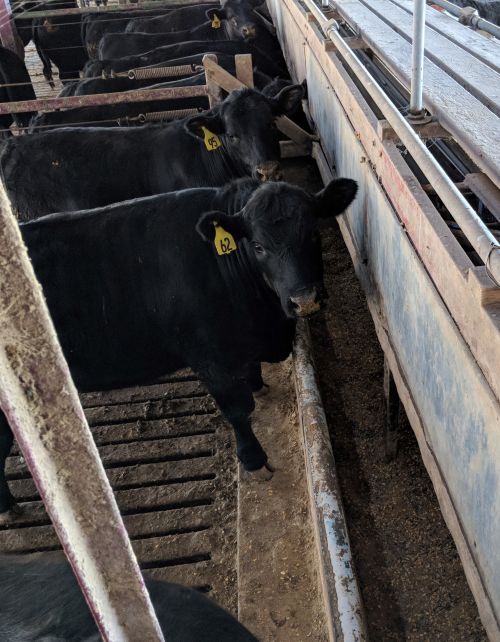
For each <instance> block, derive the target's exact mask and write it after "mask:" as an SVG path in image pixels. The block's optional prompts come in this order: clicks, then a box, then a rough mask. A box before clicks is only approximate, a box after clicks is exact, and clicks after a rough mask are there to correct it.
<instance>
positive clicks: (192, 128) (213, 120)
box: [184, 112, 225, 138]
mask: <svg viewBox="0 0 500 642" xmlns="http://www.w3.org/2000/svg"><path fill="white" fill-rule="evenodd" d="M203 127H206V128H207V129H208V130H209V131H211V132H213V133H214V134H223V133H224V131H225V128H224V121H223V120H222V118H221V117H220V116H219V114H212V113H210V112H208V113H207V114H201V115H200V116H193V117H192V118H188V119H187V120H186V121H185V122H184V129H185V130H186V131H187V133H188V134H191V136H195V137H196V138H204V137H205V134H204V132H203V129H202V128H203Z"/></svg>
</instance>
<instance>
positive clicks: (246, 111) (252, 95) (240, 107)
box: [223, 89, 274, 120]
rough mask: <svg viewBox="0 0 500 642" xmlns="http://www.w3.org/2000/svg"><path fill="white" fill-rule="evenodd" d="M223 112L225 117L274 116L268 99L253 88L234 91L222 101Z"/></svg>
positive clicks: (259, 117) (260, 117)
mask: <svg viewBox="0 0 500 642" xmlns="http://www.w3.org/2000/svg"><path fill="white" fill-rule="evenodd" d="M223 114H224V116H226V117H227V118H231V117H236V118H239V117H241V116H245V117H248V116H255V117H257V118H258V119H259V120H260V119H263V118H273V117H274V116H273V113H272V111H271V105H270V103H269V99H268V98H266V96H264V95H262V94H261V93H260V92H258V91H255V90H254V89H240V90H238V91H234V92H233V93H232V94H231V95H230V96H229V98H227V99H226V100H225V101H224V103H223Z"/></svg>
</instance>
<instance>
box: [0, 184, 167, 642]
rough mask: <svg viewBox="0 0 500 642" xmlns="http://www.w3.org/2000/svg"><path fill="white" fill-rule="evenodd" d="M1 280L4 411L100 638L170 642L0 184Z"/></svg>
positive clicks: (0, 388) (0, 357) (0, 380)
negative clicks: (165, 639) (160, 621)
mask: <svg viewBox="0 0 500 642" xmlns="http://www.w3.org/2000/svg"><path fill="white" fill-rule="evenodd" d="M0 274H1V278H0V406H1V408H2V410H3V411H4V413H5V416H6V417H7V420H8V422H9V424H10V426H11V428H12V430H13V432H14V434H15V436H16V438H17V441H18V443H19V446H20V448H21V451H22V453H23V455H24V457H25V459H26V462H27V464H28V466H29V468H30V471H31V474H32V475H33V479H34V481H35V484H36V486H37V488H38V490H39V492H40V495H41V497H42V499H43V502H44V504H45V507H46V508H47V512H48V513H49V515H50V518H51V520H52V522H53V524H54V527H55V529H56V531H57V535H58V537H59V539H60V541H61V544H62V545H63V547H64V550H65V552H66V555H67V557H68V559H69V561H70V562H71V565H72V566H73V569H74V571H75V574H76V576H77V578H78V581H79V583H80V586H81V587H82V590H83V593H84V595H85V598H86V600H87V603H88V605H89V607H90V609H91V611H92V614H93V616H94V618H95V620H96V623H97V625H98V627H99V630H100V632H101V635H102V637H103V639H104V640H105V641H106V642H132V641H136V640H148V642H149V641H151V642H163V636H162V633H161V630H160V627H159V624H158V621H157V619H156V615H155V613H154V610H153V607H152V604H151V601H150V598H149V595H148V592H147V590H146V588H145V586H144V582H143V579H142V576H141V573H140V570H139V567H138V565H137V560H136V558H135V555H134V552H133V550H132V546H131V544H130V541H129V539H128V536H127V532H126V530H125V526H124V524H123V521H122V518H121V515H120V513H119V510H118V506H117V505H116V501H115V498H114V496H113V492H112V490H111V487H110V485H109V482H108V479H107V477H106V474H105V472H104V468H103V465H102V463H101V460H100V458H99V453H98V451H97V448H96V445H95V443H94V440H93V438H92V434H91V432H90V430H89V427H88V424H87V421H86V419H85V415H84V413H83V410H82V407H81V405H80V401H79V398H78V394H77V391H76V389H75V386H74V384H73V381H72V379H71V375H70V373H69V370H68V366H67V364H66V361H65V359H64V356H63V353H62V350H61V347H60V345H59V342H58V340H57V336H56V333H55V330H54V327H53V325H52V321H51V319H50V316H49V312H48V310H47V306H46V304H45V301H44V298H43V294H42V290H41V287H40V284H39V283H38V282H37V280H36V277H35V274H34V272H33V267H32V265H31V263H30V261H29V258H28V254H27V251H26V248H25V246H24V243H23V240H22V238H21V234H20V231H19V228H18V226H17V224H16V221H15V219H14V216H13V214H12V211H11V208H10V204H9V202H8V199H7V196H6V194H5V190H4V188H3V186H2V185H0Z"/></svg>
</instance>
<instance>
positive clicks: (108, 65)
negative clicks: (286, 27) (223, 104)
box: [83, 40, 287, 78]
mask: <svg viewBox="0 0 500 642" xmlns="http://www.w3.org/2000/svg"><path fill="white" fill-rule="evenodd" d="M204 53H215V54H216V55H219V54H221V53H222V54H229V55H231V56H235V55H236V54H245V53H249V54H252V61H253V64H254V65H255V66H256V67H257V68H258V69H259V70H260V71H262V72H263V73H265V74H268V75H269V76H283V75H284V76H286V75H287V69H286V66H284V65H283V62H282V55H281V54H280V55H279V56H278V57H277V59H276V60H273V59H272V58H270V57H269V56H268V55H266V53H265V52H262V51H261V50H260V49H258V48H257V47H256V46H255V45H254V44H253V43H251V42H244V41H232V40H220V41H218V42H217V43H214V42H212V41H205V40H196V41H193V42H180V43H178V44H174V45H167V46H166V47H158V48H156V49H154V50H153V51H147V52H146V53H144V54H140V55H135V56H129V55H127V56H124V57H123V58H117V59H114V60H93V61H90V62H89V63H87V64H86V65H85V67H84V70H83V74H84V77H86V78H89V77H90V78H93V77H95V76H99V75H100V74H101V73H103V72H104V73H110V72H111V71H126V70H128V69H135V68H136V67H150V66H153V65H156V66H158V65H163V64H169V65H170V64H172V60H174V59H176V58H184V57H185V56H194V55H196V54H204Z"/></svg>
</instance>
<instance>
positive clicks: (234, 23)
mask: <svg viewBox="0 0 500 642" xmlns="http://www.w3.org/2000/svg"><path fill="white" fill-rule="evenodd" d="M231 22H232V24H233V25H234V26H235V27H237V26H238V21H237V20H236V18H231Z"/></svg>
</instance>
